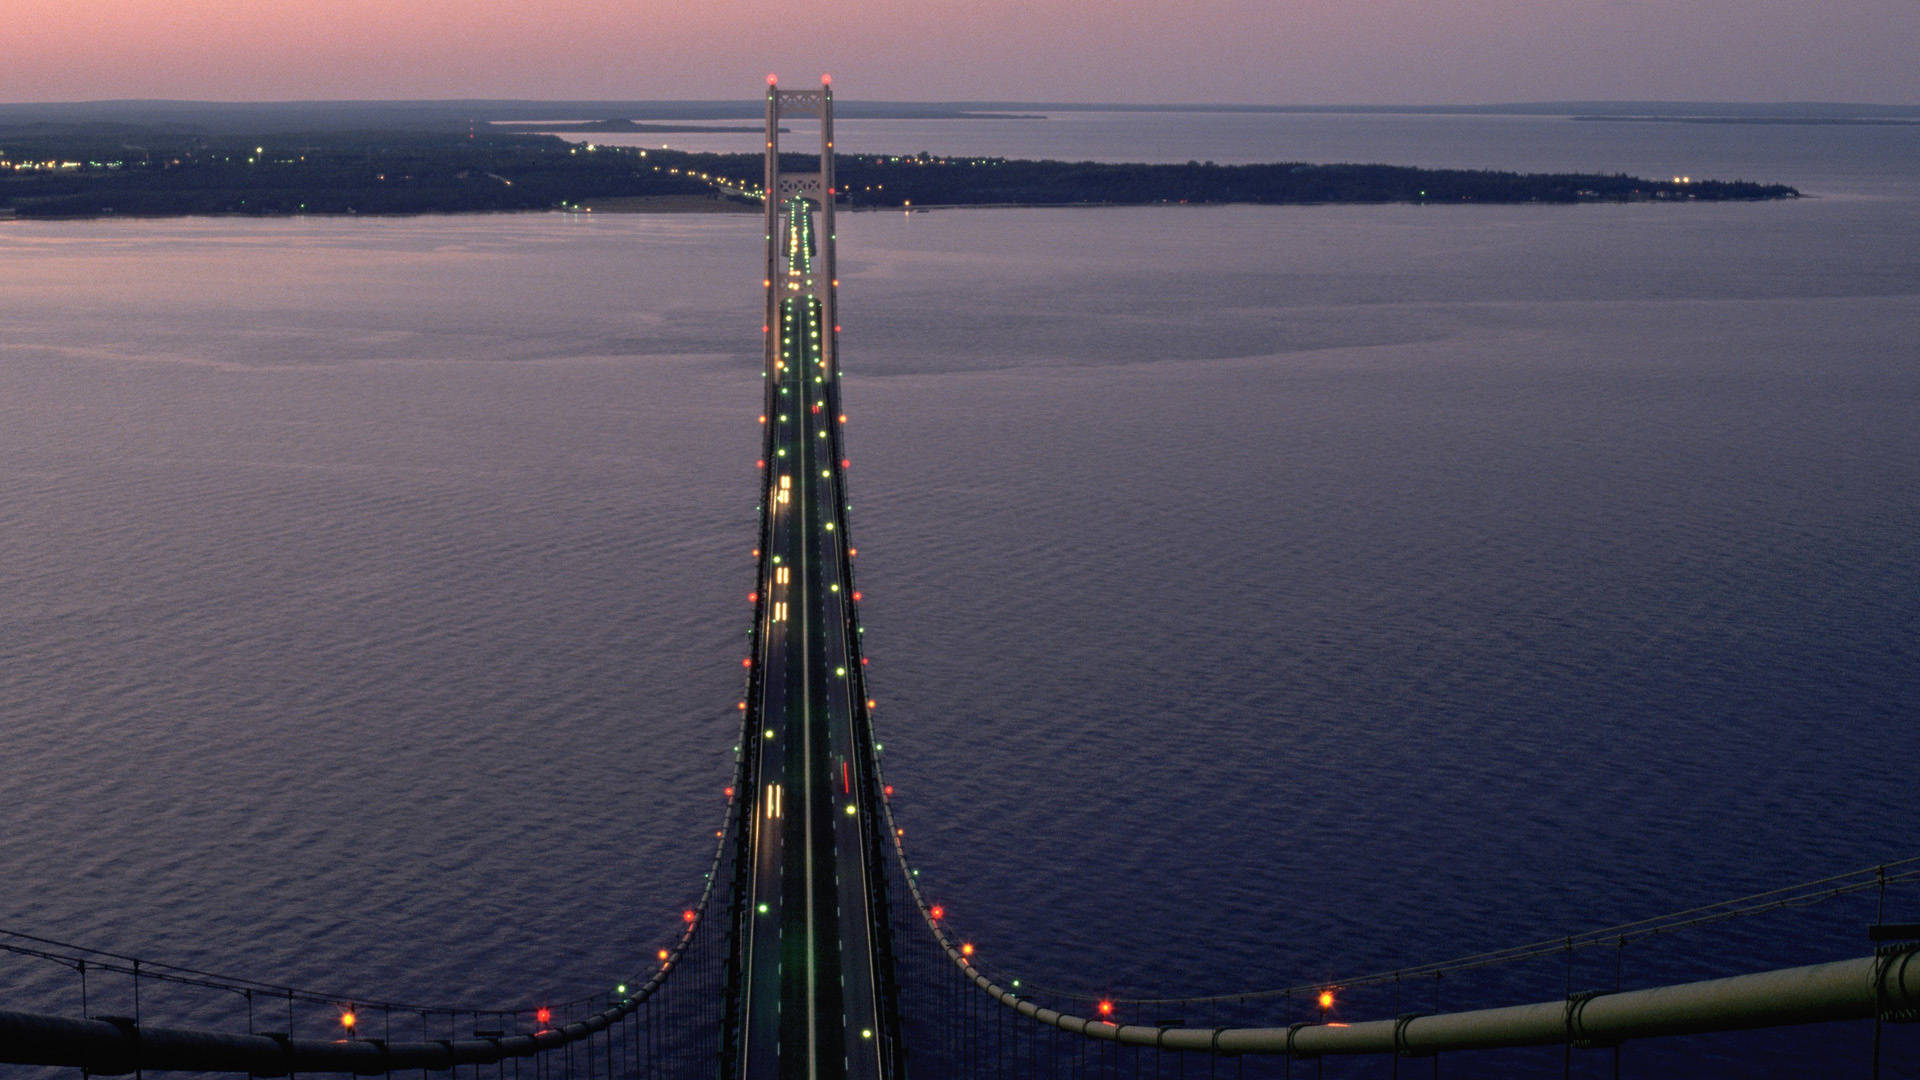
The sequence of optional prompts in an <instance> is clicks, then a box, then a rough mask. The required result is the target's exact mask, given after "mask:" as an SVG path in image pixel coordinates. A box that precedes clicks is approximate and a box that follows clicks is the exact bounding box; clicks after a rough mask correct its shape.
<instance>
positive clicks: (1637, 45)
mask: <svg viewBox="0 0 1920 1080" xmlns="http://www.w3.org/2000/svg"><path fill="white" fill-rule="evenodd" d="M808 11H818V12H820V13H821V19H820V21H819V22H818V23H815V24H812V25H806V24H803V23H802V21H801V20H802V18H803V16H804V13H806V12H808ZM5 27H6V40H7V42H8V45H9V48H8V49H7V60H6V63H5V64H4V65H0V101H70V100H90V99H102V98H133V97H139V98H158V97H166V98H207V99H226V100H283V99H291V98H462V97H524V98H740V97H745V96H750V95H752V94H753V93H754V87H755V86H756V85H759V84H760V83H761V81H762V80H763V79H764V78H765V75H766V73H767V72H769V71H776V72H779V73H780V74H781V77H782V80H783V81H785V82H787V83H789V84H793V85H798V84H801V83H805V82H811V81H813V80H814V79H817V78H818V76H819V73H820V72H822V71H831V72H833V74H834V79H835V83H836V86H837V87H838V88H839V89H840V90H841V92H842V93H843V94H845V95H846V96H847V97H849V98H855V99H877V100H942V99H952V100H968V99H974V100H980V99H988V100H991V99H1001V100H1062V101H1137V102H1251V103H1268V104H1332V103H1342V104H1369V103H1376V104H1377V103H1404V104H1446V103H1474V102H1488V101H1540V100H1553V99H1582V98H1588V99H1591V98H1611V99H1642V100H1644V99H1688V100H1734V101H1755V100H1759V101H1781V100H1826V101H1835V100H1845V101H1865V102H1885V103H1894V104H1916V103H1920V77H1917V76H1916V74H1915V72H1916V70H1920V60H1916V57H1920V3H1917V2H1916V0H1838V2H1835V0H1188V2H1185V3H1164V2H1162V3H1152V2H1147V0H1074V2H1069V0H953V2H949V3H927V2H923V0H844V2H841V3H838V4H823V5H808V4H796V3H781V4H773V3H767V2H765V0H689V2H679V0H676V2H673V3H667V2H664V0H537V2H536V0H405V2H392V0H251V2H241V0H103V2H100V3H91V4H89V3H77V2H75V0H8V3H7V4H6V18H5Z"/></svg>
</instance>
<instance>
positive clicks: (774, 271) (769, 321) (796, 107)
mask: <svg viewBox="0 0 1920 1080" xmlns="http://www.w3.org/2000/svg"><path fill="white" fill-rule="evenodd" d="M787 116H811V117H816V118H818V119H819V121H820V143H819V147H818V152H819V155H820V165H819V168H818V170H816V171H815V172H813V173H806V174H801V175H796V176H787V175H785V174H783V173H782V172H781V169H780V121H781V120H782V119H783V118H785V117H787ZM766 149H767V166H766V178H765V188H764V190H765V191H766V203H767V207H766V216H767V221H766V226H767V227H766V236H767V265H766V274H765V278H766V282H767V311H766V315H767V317H766V320H765V326H766V328H767V330H766V370H767V379H768V383H769V385H771V384H772V382H773V376H774V367H775V365H776V364H777V363H778V361H779V357H780V300H781V297H782V296H783V295H791V294H790V293H787V292H785V290H783V289H782V288H781V287H780V284H779V283H780V276H781V275H780V258H781V247H782V245H783V240H784V237H785V235H786V230H787V226H788V224H789V222H788V221H787V208H788V206H789V205H790V204H791V202H792V200H793V198H794V197H795V196H801V197H804V198H806V199H808V200H809V201H811V202H812V203H813V205H815V206H817V207H819V208H820V228H819V232H818V233H817V235H816V246H817V251H818V254H817V255H816V259H817V261H818V264H819V271H820V272H819V273H817V274H816V275H815V276H814V278H813V280H812V281H811V282H810V283H809V286H808V288H809V289H810V291H811V292H812V294H813V296H814V298H815V299H817V300H819V301H820V309H821V316H822V317H821V323H822V325H823V327H825V328H827V329H826V331H825V333H823V334H822V338H823V341H822V354H823V355H822V357H821V359H822V360H824V361H825V366H826V368H827V370H828V371H831V372H838V371H839V370H840V364H839V360H840V342H839V335H840V302H839V295H838V294H839V289H840V267H839V263H838V261H837V258H836V256H835V252H834V234H835V231H836V230H835V228H834V221H833V203H834V195H835V194H836V189H835V186H834V185H835V181H834V175H833V80H832V78H831V77H830V76H826V75H822V76H820V89H818V90H782V89H780V85H779V83H778V82H777V81H776V80H775V78H774V77H773V76H772V75H769V76H767V147H766Z"/></svg>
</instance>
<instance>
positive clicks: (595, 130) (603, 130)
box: [490, 120, 784, 135]
mask: <svg viewBox="0 0 1920 1080" xmlns="http://www.w3.org/2000/svg"><path fill="white" fill-rule="evenodd" d="M490 126H491V127H492V128H493V129H494V130H495V131H531V132H551V133H554V134H580V135H601V134H604V135H615V134H619V135H634V134H639V135H731V134H746V133H750V132H756V131H764V130H766V126H765V125H764V124H763V125H758V126H754V127H748V126H746V125H734V126H732V127H725V126H720V125H715V124H660V123H646V122H643V121H639V120H580V121H567V122H564V123H562V122H557V121H556V122H551V123H542V122H540V121H538V120H496V121H494V122H493V123H492V124H491V125H490ZM783 130H784V129H783Z"/></svg>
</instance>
